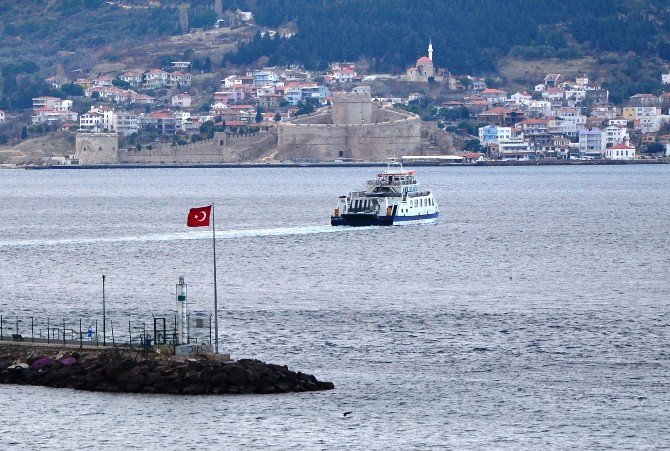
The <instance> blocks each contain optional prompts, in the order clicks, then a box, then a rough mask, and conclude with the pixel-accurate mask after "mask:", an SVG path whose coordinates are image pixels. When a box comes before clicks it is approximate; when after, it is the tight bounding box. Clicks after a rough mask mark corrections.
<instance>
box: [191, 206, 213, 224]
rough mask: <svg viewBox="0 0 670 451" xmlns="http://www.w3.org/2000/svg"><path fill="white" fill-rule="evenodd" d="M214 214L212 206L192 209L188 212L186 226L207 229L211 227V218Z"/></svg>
mask: <svg viewBox="0 0 670 451" xmlns="http://www.w3.org/2000/svg"><path fill="white" fill-rule="evenodd" d="M211 214H212V206H211V205H207V206H206V207H199V208H191V209H190V210H189V211H188V219H187V220H186V225H187V226H189V227H207V226H209V218H210V216H211Z"/></svg>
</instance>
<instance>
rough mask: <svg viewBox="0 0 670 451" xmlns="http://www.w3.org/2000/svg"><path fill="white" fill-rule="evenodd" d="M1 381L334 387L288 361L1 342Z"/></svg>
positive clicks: (204, 388)
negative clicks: (291, 365) (233, 358)
mask: <svg viewBox="0 0 670 451" xmlns="http://www.w3.org/2000/svg"><path fill="white" fill-rule="evenodd" d="M0 383H3V384H20V385H38V386H45V387H54V388H71V389H75V390H88V391H101V392H122V393H166V394H175V395H177V394H180V395H206V394H226V393H231V394H251V393H256V394H270V393H288V392H304V391H317V390H330V389H333V388H334V385H333V384H332V382H322V381H318V380H317V379H316V377H314V376H312V375H309V374H304V373H301V372H294V371H291V370H289V369H288V368H287V367H286V366H282V365H276V364H270V363H264V362H261V361H259V360H252V359H242V360H238V361H222V360H220V359H217V358H216V356H206V355H200V356H189V357H182V356H166V355H161V354H157V353H155V352H148V353H138V352H135V351H133V350H132V349H128V348H113V349H104V350H98V349H85V348H82V349H77V348H66V347H41V346H25V345H11V344H6V345H0Z"/></svg>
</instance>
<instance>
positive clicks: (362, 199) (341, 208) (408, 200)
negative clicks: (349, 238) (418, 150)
mask: <svg viewBox="0 0 670 451" xmlns="http://www.w3.org/2000/svg"><path fill="white" fill-rule="evenodd" d="M415 175H416V174H415V171H406V170H405V169H403V167H402V164H400V163H398V162H395V161H393V162H391V163H389V165H388V166H387V168H386V170H385V171H384V172H382V173H380V174H377V178H376V179H375V180H369V181H368V182H367V187H366V189H364V190H360V191H352V192H350V193H349V194H347V195H343V196H340V198H339V201H338V203H337V207H336V208H335V211H334V212H333V215H332V216H331V217H330V224H331V225H333V226H370V225H379V226H390V225H405V224H417V223H430V222H435V221H437V217H438V216H439V213H440V209H439V207H438V205H437V202H436V201H435V198H434V197H433V193H432V192H431V191H430V190H428V189H423V188H421V187H420V186H419V183H418V182H417V180H416V177H415Z"/></svg>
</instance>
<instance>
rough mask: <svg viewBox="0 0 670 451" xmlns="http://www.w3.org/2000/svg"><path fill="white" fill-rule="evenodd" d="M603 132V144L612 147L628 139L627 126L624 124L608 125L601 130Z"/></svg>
mask: <svg viewBox="0 0 670 451" xmlns="http://www.w3.org/2000/svg"><path fill="white" fill-rule="evenodd" d="M603 131H604V132H605V146H606V147H612V146H615V145H617V144H621V143H622V142H624V141H628V139H629V137H628V127H626V126H625V125H608V126H607V127H605V129H604V130H603Z"/></svg>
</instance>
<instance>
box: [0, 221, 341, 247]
mask: <svg viewBox="0 0 670 451" xmlns="http://www.w3.org/2000/svg"><path fill="white" fill-rule="evenodd" d="M346 230H351V229H348V228H340V227H331V226H330V225H319V226H296V227H276V228H268V229H241V230H217V231H216V239H217V240H220V239H222V240H225V239H237V238H257V237H273V236H290V235H313V234H320V233H341V232H343V231H346ZM211 238H212V231H211V230H209V229H208V230H190V231H188V232H175V233H160V234H151V235H137V236H117V237H96V238H61V239H35V240H7V241H2V240H0V248H3V247H33V246H67V245H87V244H100V243H135V242H139V243H142V242H150V241H185V240H207V239H211Z"/></svg>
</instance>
